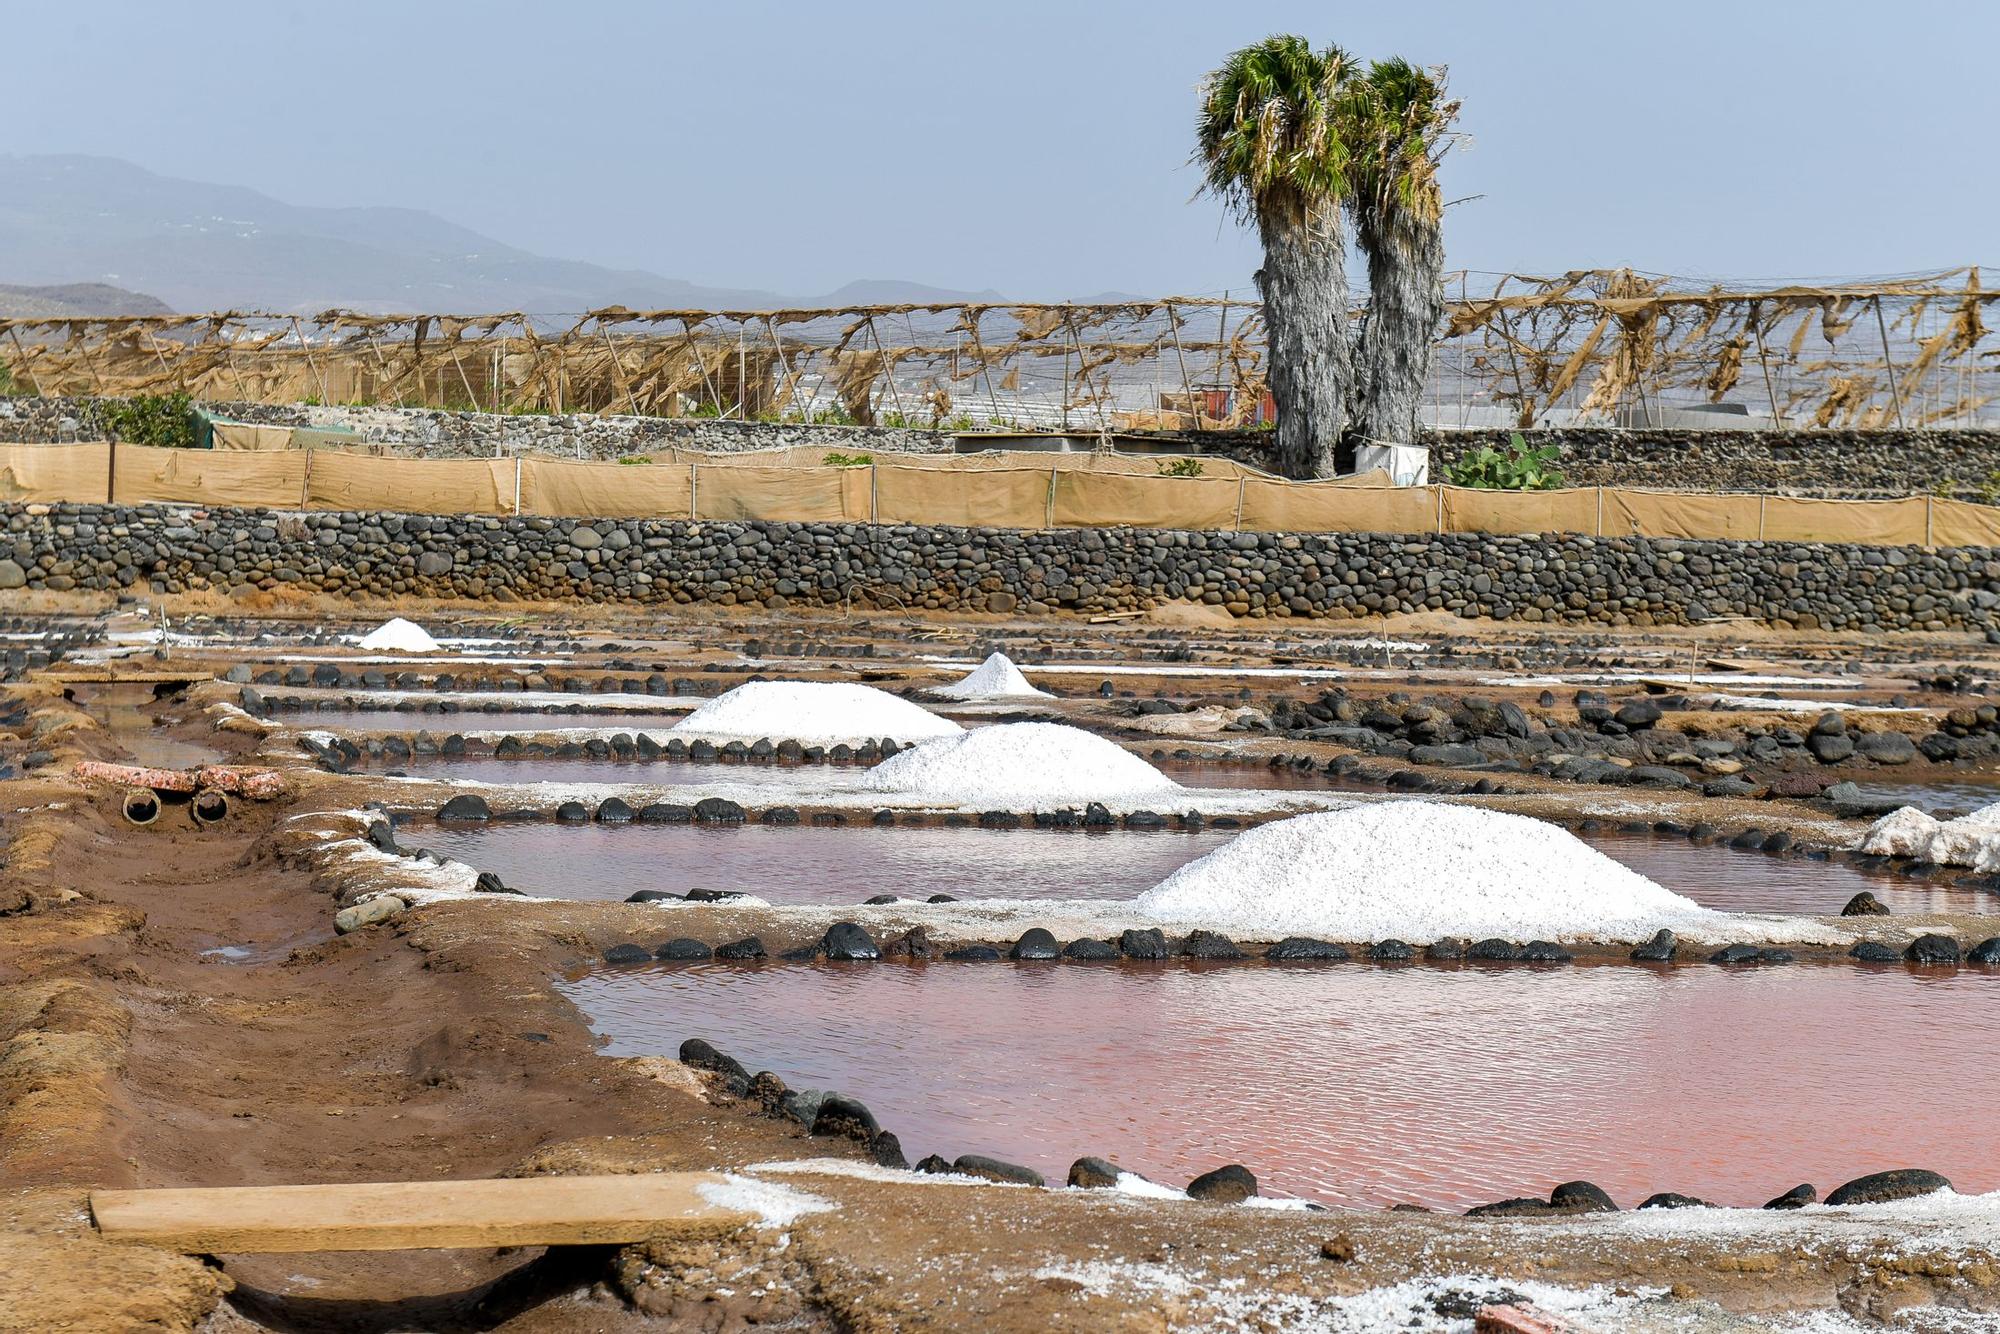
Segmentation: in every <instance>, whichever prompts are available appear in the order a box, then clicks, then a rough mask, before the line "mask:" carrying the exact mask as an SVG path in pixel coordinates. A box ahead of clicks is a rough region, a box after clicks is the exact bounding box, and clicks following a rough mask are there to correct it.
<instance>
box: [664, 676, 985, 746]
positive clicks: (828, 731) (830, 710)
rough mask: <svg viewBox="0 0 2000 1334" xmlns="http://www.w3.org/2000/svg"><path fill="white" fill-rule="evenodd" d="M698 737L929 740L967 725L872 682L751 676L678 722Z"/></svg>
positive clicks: (828, 741) (682, 729)
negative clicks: (874, 685) (775, 678)
mask: <svg viewBox="0 0 2000 1334" xmlns="http://www.w3.org/2000/svg"><path fill="white" fill-rule="evenodd" d="M672 730H674V731H676V732H682V733H689V734H693V735H697V736H709V737H714V736H721V737H741V738H743V739H745V740H753V741H754V740H756V739H757V738H759V737H769V738H770V739H771V740H773V741H786V740H793V741H804V742H809V743H814V744H820V743H824V744H828V745H831V744H834V743H837V742H841V741H864V740H869V739H871V738H873V739H879V738H881V737H893V738H894V739H896V740H897V741H924V740H928V739H930V738H932V737H944V736H956V735H957V734H958V733H960V732H962V731H963V730H964V729H963V728H961V727H960V726H959V725H958V724H957V723H955V722H953V721H952V720H951V719H949V718H940V717H938V716H937V715H936V714H934V713H932V712H930V711H929V710H928V709H925V708H923V707H921V706H920V705H916V704H912V703H910V701H908V700H906V699H901V698H899V697H897V696H895V695H892V694H890V693H889V692H888V691H886V690H877V689H875V687H873V686H860V685H848V684H846V683H844V682H838V681H746V682H744V683H743V684H742V685H740V686H737V687H736V688H735V689H734V690H730V691H727V692H725V693H723V694H720V695H717V696H716V697H715V698H714V699H712V700H710V701H708V703H706V704H704V705H702V706H701V707H700V708H698V709H696V710H695V711H694V712H693V713H690V714H689V715H688V716H687V717H685V718H683V719H681V720H680V721H679V722H678V723H675V724H674V726H673V729H672Z"/></svg>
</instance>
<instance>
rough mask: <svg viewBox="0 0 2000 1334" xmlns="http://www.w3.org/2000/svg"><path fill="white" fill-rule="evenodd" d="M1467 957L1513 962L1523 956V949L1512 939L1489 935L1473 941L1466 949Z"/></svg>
mask: <svg viewBox="0 0 2000 1334" xmlns="http://www.w3.org/2000/svg"><path fill="white" fill-rule="evenodd" d="M1465 957H1466V958H1468V959H1477V960H1479V961H1480V962H1482V963H1513V962H1515V961H1516V960H1518V959H1519V958H1520V957H1521V950H1520V947H1519V946H1517V945H1515V944H1513V943H1512V942H1511V941H1506V940H1501V939H1500V938H1498V937H1497V936H1489V937H1487V938H1486V939H1485V940H1475V941H1473V942H1472V944H1471V946H1470V947H1468V948H1467V949H1466V951H1465Z"/></svg>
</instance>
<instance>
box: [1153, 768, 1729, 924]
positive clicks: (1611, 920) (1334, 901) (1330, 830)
mask: <svg viewBox="0 0 2000 1334" xmlns="http://www.w3.org/2000/svg"><path fill="white" fill-rule="evenodd" d="M1133 906H1134V907H1135V908H1136V909H1137V910H1138V911H1139V912H1140V913H1142V914H1144V915H1145V916H1147V917H1151V918H1153V919H1155V920H1158V921H1162V922H1172V923H1183V924H1187V925H1190V926H1206V927H1212V928H1215V929H1218V930H1225V931H1226V930H1238V931H1243V932H1246V933H1255V934H1258V935H1284V934H1291V933H1297V934H1300V935H1325V936H1331V937H1334V938H1335V939H1340V940H1381V939H1385V938H1391V937H1393V938H1395V939H1399V940H1406V941H1410V942H1413V943H1428V942H1430V941H1434V940H1438V939H1440V938H1442V937H1446V936H1471V937H1475V938H1478V937H1485V936H1499V937H1502V938H1505V939H1508V940H1514V941H1525V940H1530V939H1536V938H1546V939H1561V938H1578V937H1590V938H1595V939H1611V940H1642V939H1644V938H1646V937H1647V936H1650V935H1651V934H1652V933H1653V932H1654V931H1657V930H1658V929H1659V928H1661V927H1670V928H1681V927H1701V926H1707V927H1709V928H1711V929H1712V928H1713V927H1714V925H1715V924H1716V923H1717V922H1718V921H1720V920H1721V919H1722V916H1723V915H1722V914H1718V913H1715V912H1712V911H1710V910H1709V909H1706V908H1703V907H1701V906H1700V905H1699V904H1697V903H1695V902H1694V901H1693V900H1692V899H1688V898H1684V897H1682V896H1681V895H1679V894H1675V893H1673V892H1672V891H1670V890H1667V889H1664V888H1662V887H1661V886H1659V885H1657V884H1655V883H1653V882H1652V881H1651V880H1648V879H1646V877H1644V876H1642V875H1640V874H1639V873H1638V872H1636V871H1633V870H1631V869H1630V868H1628V867H1625V866H1621V865H1620V864H1619V863H1617V862H1615V861H1613V860H1612V859H1611V858H1609V857H1607V856H1605V855H1604V854H1603V853H1601V852H1598V851H1597V850H1596V849H1594V848H1592V847H1590V846H1589V845H1587V844H1585V843H1584V842H1582V841H1581V840H1580V839H1577V838H1575V837H1574V836H1572V835H1571V834H1570V833H1568V832H1567V831H1566V830H1563V829H1560V828H1558V827H1557V826H1555V825H1552V824H1548V823H1546V822H1544V821H1541V820H1535V819H1530V818H1528V817H1527V816H1522V815H1509V814H1506V813H1504V812H1500V811H1489V810H1482V809H1479V808H1477V807H1473V806H1453V805H1443V804H1440V803H1435V802H1419V801H1391V802H1379V803H1375V804H1372V805H1367V806H1356V807H1352V808H1350V809H1347V810H1342V811H1329V812H1324V813H1320V814H1313V815H1300V816H1295V817H1293V818H1292V819H1289V820H1280V821H1278V822H1276V823H1274V824H1268V825H1262V826H1259V827H1258V828H1255V829H1252V830H1249V831H1248V832H1246V833H1244V834H1242V835H1240V836H1239V837H1237V838H1236V839H1235V840H1234V841H1232V842H1230V843H1228V844H1226V845H1225V846H1223V847H1220V848H1217V849H1216V850H1215V851H1214V852H1211V853H1209V854H1208V855H1207V856H1206V857H1202V858H1200V859H1199V860H1197V861H1193V862H1190V863H1189V864H1188V865H1186V866H1184V867H1182V868H1181V869H1180V870H1178V871H1176V872H1174V873H1173V874H1172V875H1170V876H1168V877H1167V878H1166V879H1165V880H1163V881H1161V882H1160V883H1159V884H1157V885H1155V886H1154V887H1153V888H1152V889H1149V890H1147V891H1146V892H1145V893H1144V894H1141V895H1140V896H1139V897H1138V899H1137V900H1136V901H1135V902H1134V905H1133Z"/></svg>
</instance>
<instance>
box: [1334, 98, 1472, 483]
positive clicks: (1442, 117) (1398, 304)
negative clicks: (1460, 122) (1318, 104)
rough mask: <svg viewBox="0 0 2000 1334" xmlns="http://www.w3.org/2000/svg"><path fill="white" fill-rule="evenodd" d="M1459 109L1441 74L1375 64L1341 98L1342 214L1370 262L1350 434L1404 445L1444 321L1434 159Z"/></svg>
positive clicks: (1411, 434)
mask: <svg viewBox="0 0 2000 1334" xmlns="http://www.w3.org/2000/svg"><path fill="white" fill-rule="evenodd" d="M1458 107H1459V104H1458V103H1457V102H1456V101H1453V100H1451V99H1449V98H1448V97H1447V96H1446V95H1445V80H1444V70H1443V69H1442V68H1441V67H1440V68H1436V69H1422V68H1419V67H1418V66H1415V65H1412V64H1410V63H1409V62H1408V61H1406V60H1400V59H1398V60H1382V61H1377V62H1375V63H1374V64H1373V65H1371V66H1369V68H1368V72H1367V74H1366V75H1362V76H1359V77H1356V78H1354V79H1352V80H1350V81H1349V82H1348V84H1347V88H1346V93H1345V96H1344V97H1343V113H1342V115H1341V118H1340V119H1341V122H1342V135H1343V137H1344V138H1345V139H1346V141H1347V149H1348V169H1347V174H1348V190H1349V193H1348V207H1349V209H1350V210H1352V212H1353V214H1354V230H1355V235H1356V238H1357V239H1358V240H1359V241H1360V242H1361V248H1362V249H1363V250H1364V251H1366V252H1367V255H1368V314H1367V318H1366V320H1365V322H1364V323H1363V325H1362V330H1361V338H1360V343H1359V346H1358V347H1357V349H1356V352H1355V361H1356V366H1355V372H1354V378H1355V391H1356V393H1355V401H1356V410H1355V414H1354V415H1355V423H1354V425H1355V431H1356V434H1357V435H1359V436H1361V437H1362V438H1364V439H1367V440H1372V441H1379V442H1382V443H1393V444H1411V443H1414V442H1415V441H1416V438H1417V406H1418V403H1419V400H1420V399H1421V397H1422V395H1423V390H1424V381H1425V379H1426V377H1427V375H1428V374H1429V371H1430V362H1431V345H1432V341H1433V340H1434V339H1435V338H1436V336H1437V328H1438V321H1439V320H1440V319H1441V318H1442V317H1443V315H1444V199H1443V196H1442V195H1441V194H1440V193H1439V190H1438V178H1437V163H1438V159H1439V158H1440V157H1442V156H1443V155H1444V153H1445V152H1446V150H1447V149H1449V148H1450V146H1451V144H1452V142H1453V137H1452V134H1451V127H1452V124H1453V122H1455V121H1456V120H1457V119H1458Z"/></svg>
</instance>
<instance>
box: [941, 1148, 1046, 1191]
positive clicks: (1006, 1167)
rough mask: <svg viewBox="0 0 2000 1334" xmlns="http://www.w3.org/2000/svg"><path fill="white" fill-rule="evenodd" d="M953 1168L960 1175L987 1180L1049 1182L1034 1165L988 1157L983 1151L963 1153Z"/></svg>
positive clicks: (1031, 1182) (1027, 1183) (1035, 1183)
mask: <svg viewBox="0 0 2000 1334" xmlns="http://www.w3.org/2000/svg"><path fill="white" fill-rule="evenodd" d="M951 1170H952V1171H954V1172H956V1173H958V1174H959V1175H960V1176H968V1177H982V1178H984V1179H985V1180H987V1181H1001V1182H1007V1183H1010V1184H1012V1185H1016V1186H1041V1185H1046V1184H1047V1183H1046V1182H1044V1181H1043V1180H1042V1174H1041V1173H1040V1172H1037V1171H1035V1170H1034V1169H1033V1168H1032V1167H1022V1166H1021V1165H1020V1164H1019V1163H1008V1162H1002V1161H1001V1160H1000V1159H998V1158H988V1157H987V1156H986V1155H985V1154H983V1153H967V1154H961V1155H959V1157H958V1158H956V1159H954V1160H953V1161H952V1164H951Z"/></svg>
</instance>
